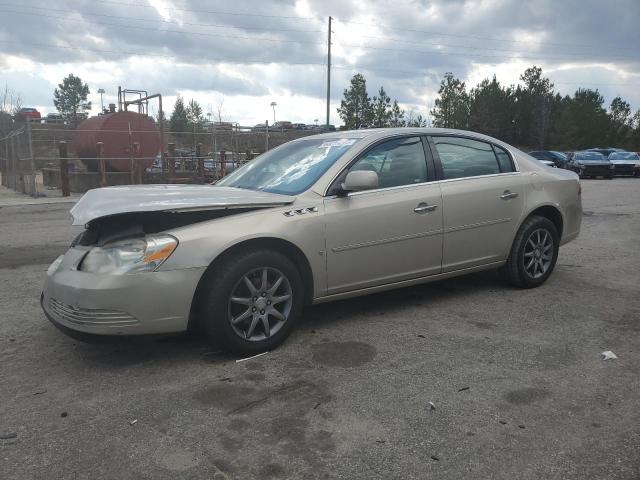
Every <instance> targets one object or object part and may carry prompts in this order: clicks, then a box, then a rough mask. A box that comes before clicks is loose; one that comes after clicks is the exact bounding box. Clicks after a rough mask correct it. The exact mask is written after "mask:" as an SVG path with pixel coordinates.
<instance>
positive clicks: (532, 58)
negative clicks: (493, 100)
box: [0, 4, 629, 60]
mask: <svg viewBox="0 0 640 480" xmlns="http://www.w3.org/2000/svg"><path fill="white" fill-rule="evenodd" d="M1 5H3V4H0V6H1ZM0 12H3V13H17V14H21V15H30V16H39V17H45V18H54V19H62V20H65V21H70V22H80V23H84V20H82V19H74V18H69V17H66V16H60V15H47V14H44V13H35V12H20V11H16V10H6V9H5V10H0ZM120 18H124V17H120ZM94 23H95V24H96V25H107V26H112V27H116V28H128V29H135V30H150V31H157V32H160V33H173V34H180V35H196V36H205V37H216V38H233V39H241V40H258V41H264V42H277V43H298V44H304V45H324V44H323V43H322V42H311V41H304V40H289V39H278V38H264V37H249V36H244V35H229V34H222V33H205V32H188V31H183V30H165V29H158V28H155V27H145V26H137V25H123V24H119V23H112V22H100V21H97V22H95V21H94ZM337 45H339V46H343V47H348V48H362V49H368V50H377V51H386V52H406V53H424V54H434V55H453V56H465V57H473V58H504V57H502V56H499V55H483V54H476V53H467V52H449V51H441V50H412V49H401V48H385V47H373V46H366V45H349V44H337ZM424 45H434V46H441V47H448V48H470V49H474V50H483V51H493V49H482V48H480V47H462V46H458V45H446V44H440V43H435V44H424ZM495 51H504V52H508V53H512V54H514V55H517V57H508V58H509V59H511V58H519V59H528V60H539V59H541V58H543V57H545V58H567V57H571V56H579V57H582V56H585V55H588V54H575V53H573V54H571V53H564V54H562V53H560V54H556V55H553V54H552V55H550V54H546V53H540V54H539V56H524V55H522V54H521V53H520V52H518V51H514V50H499V49H495ZM610 58H629V57H624V56H616V57H610Z"/></svg>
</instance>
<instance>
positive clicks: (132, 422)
mask: <svg viewBox="0 0 640 480" xmlns="http://www.w3.org/2000/svg"><path fill="white" fill-rule="evenodd" d="M136 423H138V419H137V418H136V419H135V420H131V421H130V422H129V425H135V424H136Z"/></svg>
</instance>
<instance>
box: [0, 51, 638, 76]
mask: <svg viewBox="0 0 640 480" xmlns="http://www.w3.org/2000/svg"><path fill="white" fill-rule="evenodd" d="M0 44H12V45H30V46H36V47H44V48H51V49H61V50H73V51H87V52H93V53H102V54H110V55H119V56H122V55H130V56H137V57H145V56H146V57H153V58H167V59H172V60H176V59H177V60H197V61H198V62H203V61H207V60H208V61H211V60H213V61H216V62H219V63H229V64H234V65H251V64H257V65H272V64H283V63H284V64H285V65H291V66H312V67H326V63H325V62H324V59H323V61H322V62H289V61H287V62H281V61H277V60H253V59H252V60H243V61H237V60H230V59H225V58H216V59H211V58H209V59H204V58H203V57H202V56H187V55H168V54H154V53H147V52H133V51H122V50H104V49H95V48H87V47H74V46H68V45H52V44H50V43H36V42H20V41H11V40H0ZM332 68H336V69H340V70H351V71H357V70H365V71H372V72H391V73H398V74H408V75H425V74H426V72H425V71H420V70H397V69H394V68H380V67H370V66H366V65H332ZM323 70H324V69H323ZM553 83H557V84H558V85H560V84H562V82H553ZM573 84H575V85H592V86H629V87H636V86H640V83H638V84H632V83H589V82H586V83H585V82H581V83H573Z"/></svg>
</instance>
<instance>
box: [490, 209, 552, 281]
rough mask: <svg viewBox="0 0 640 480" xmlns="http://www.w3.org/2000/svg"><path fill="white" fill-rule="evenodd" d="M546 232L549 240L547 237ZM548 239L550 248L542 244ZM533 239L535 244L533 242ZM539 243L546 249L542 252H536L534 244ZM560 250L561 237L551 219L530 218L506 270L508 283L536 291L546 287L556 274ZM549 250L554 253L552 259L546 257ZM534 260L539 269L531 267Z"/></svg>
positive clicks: (512, 252) (516, 240)
mask: <svg viewBox="0 0 640 480" xmlns="http://www.w3.org/2000/svg"><path fill="white" fill-rule="evenodd" d="M538 232H540V237H539V236H538ZM545 233H546V234H547V235H548V237H544V234H545ZM546 238H549V239H550V240H551V244H550V245H551V246H550V247H548V245H549V244H548V243H547V242H542V241H541V240H542V239H546ZM530 240H531V241H532V242H533V243H529V242H530ZM537 244H539V245H542V246H543V247H542V248H540V249H539V250H538V253H535V252H536V251H535V249H532V245H534V246H535V245H537ZM559 247H560V236H559V234H558V230H557V229H556V226H555V225H554V224H553V222H552V221H551V220H549V219H548V218H545V217H539V216H536V215H534V216H531V217H529V218H527V219H526V220H525V221H524V223H523V224H522V225H521V226H520V228H519V229H518V233H517V234H516V238H515V240H514V241H513V245H512V246H511V252H510V253H509V258H508V259H507V263H506V264H505V265H504V266H503V267H502V273H503V275H504V277H505V279H506V281H507V282H508V283H510V284H511V285H514V286H516V287H519V288H535V287H538V286H540V285H542V284H543V283H544V282H545V281H546V280H547V278H549V275H551V272H553V269H554V267H555V265H556V261H557V260H558V249H559ZM545 248H548V250H549V251H551V252H552V254H551V258H550V259H549V260H546V259H545V258H544V249H545ZM540 254H541V255H540ZM538 255H540V256H538ZM532 260H533V261H534V262H536V263H538V262H540V263H539V266H537V267H535V266H529V265H531V263H530V262H531V261H532ZM543 265H544V266H543ZM532 272H534V274H532Z"/></svg>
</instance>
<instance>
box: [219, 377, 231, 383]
mask: <svg viewBox="0 0 640 480" xmlns="http://www.w3.org/2000/svg"><path fill="white" fill-rule="evenodd" d="M218 381H219V382H230V381H231V377H224V378H221V379H220V380H218Z"/></svg>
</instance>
